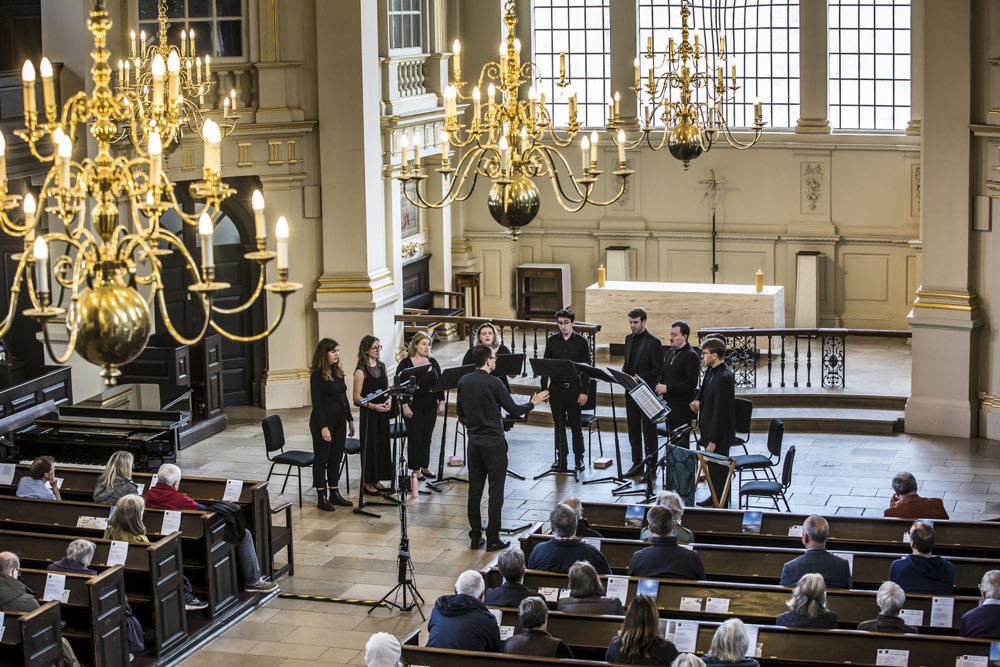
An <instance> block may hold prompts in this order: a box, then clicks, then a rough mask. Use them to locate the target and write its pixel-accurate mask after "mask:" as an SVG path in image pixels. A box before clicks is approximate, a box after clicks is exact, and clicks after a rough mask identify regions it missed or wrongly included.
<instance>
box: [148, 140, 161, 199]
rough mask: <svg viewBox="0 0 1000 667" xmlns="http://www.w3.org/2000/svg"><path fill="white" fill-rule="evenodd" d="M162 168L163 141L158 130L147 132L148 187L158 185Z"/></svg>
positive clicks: (156, 186)
mask: <svg viewBox="0 0 1000 667" xmlns="http://www.w3.org/2000/svg"><path fill="white" fill-rule="evenodd" d="M162 168H163V142H162V141H161V140H160V133H159V132H150V133H149V187H150V188H158V187H160V172H161V171H162Z"/></svg>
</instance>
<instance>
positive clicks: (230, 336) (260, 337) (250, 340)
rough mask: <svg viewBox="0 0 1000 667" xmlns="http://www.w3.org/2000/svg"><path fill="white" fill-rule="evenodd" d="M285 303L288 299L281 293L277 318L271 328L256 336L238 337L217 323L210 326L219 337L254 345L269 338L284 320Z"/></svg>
mask: <svg viewBox="0 0 1000 667" xmlns="http://www.w3.org/2000/svg"><path fill="white" fill-rule="evenodd" d="M287 301H288V298H287V296H286V294H285V293H283V294H282V295H281V309H280V310H279V311H278V316H277V317H276V318H275V319H274V322H272V323H271V326H269V327H268V328H267V329H264V330H263V331H261V332H259V333H256V334H253V335H250V336H240V335H238V334H234V333H232V332H230V331H226V330H225V329H223V328H222V327H221V326H220V325H219V324H218V323H217V322H214V321H213V322H212V323H211V324H212V328H213V329H215V330H216V331H217V332H218V333H220V334H221V335H223V336H225V337H226V338H228V339H229V340H232V341H235V342H237V343H256V342H257V341H259V340H264V339H265V338H267V337H268V336H270V335H271V333H272V332H273V331H274V330H275V329H277V328H278V326H279V325H280V324H281V320H282V319H284V317H285V303H286V302H287Z"/></svg>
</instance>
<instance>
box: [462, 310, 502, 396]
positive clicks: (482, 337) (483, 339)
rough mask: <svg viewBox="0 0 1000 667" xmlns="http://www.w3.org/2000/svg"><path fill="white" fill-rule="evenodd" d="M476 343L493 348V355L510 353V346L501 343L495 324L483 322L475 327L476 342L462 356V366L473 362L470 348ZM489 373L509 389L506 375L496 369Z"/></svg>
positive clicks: (473, 347)
mask: <svg viewBox="0 0 1000 667" xmlns="http://www.w3.org/2000/svg"><path fill="white" fill-rule="evenodd" d="M476 345H485V346H486V347H488V348H490V349H491V350H493V356H499V355H501V354H510V348H509V347H507V346H506V345H504V344H503V341H502V340H501V338H500V332H499V331H497V328H496V325H494V324H493V323H492V322H483V323H482V324H480V325H479V327H478V328H477V329H476V342H475V343H473V344H472V347H470V348H469V349H468V351H467V352H466V353H465V356H464V357H463V358H462V365H463V366H468V365H469V364H472V363H475V362H474V361H473V359H472V350H473V349H475V347H476ZM490 375H492V376H494V377H497V378H500V381H501V382H503V386H505V387H507V391H510V382H509V381H508V380H507V376H506V375H500V374H497V372H496V370H494V371H493V372H492V373H490Z"/></svg>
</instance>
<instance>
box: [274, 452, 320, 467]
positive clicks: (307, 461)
mask: <svg viewBox="0 0 1000 667" xmlns="http://www.w3.org/2000/svg"><path fill="white" fill-rule="evenodd" d="M314 458H315V455H314V454H313V453H312V452H304V451H301V450H298V449H293V450H292V451H290V452H282V453H280V454H278V455H277V456H275V457H274V458H273V459H271V461H273V462H274V463H279V464H281V465H289V466H299V467H300V468H305V467H307V466H311V465H312V464H313V459H314Z"/></svg>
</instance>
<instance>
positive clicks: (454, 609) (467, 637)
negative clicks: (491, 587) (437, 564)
mask: <svg viewBox="0 0 1000 667" xmlns="http://www.w3.org/2000/svg"><path fill="white" fill-rule="evenodd" d="M485 588H486V584H485V583H484V582H483V576H482V575H481V574H479V573H478V572H476V571H475V570H466V571H465V572H463V573H462V574H460V575H458V579H457V580H456V581H455V594H454V595H442V596H441V597H439V598H438V599H437V601H436V602H435V603H434V609H433V611H431V620H430V622H429V623H428V624H427V646H428V647H429V648H453V649H459V650H460V651H486V652H489V653H499V652H500V650H501V644H500V626H499V625H498V624H497V620H496V617H495V616H493V614H491V613H490V610H489V609H487V608H486V605H485V604H483V590H484V589H485Z"/></svg>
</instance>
